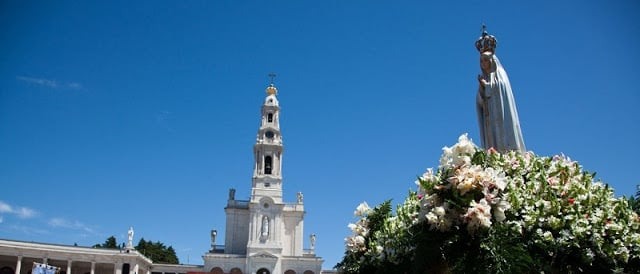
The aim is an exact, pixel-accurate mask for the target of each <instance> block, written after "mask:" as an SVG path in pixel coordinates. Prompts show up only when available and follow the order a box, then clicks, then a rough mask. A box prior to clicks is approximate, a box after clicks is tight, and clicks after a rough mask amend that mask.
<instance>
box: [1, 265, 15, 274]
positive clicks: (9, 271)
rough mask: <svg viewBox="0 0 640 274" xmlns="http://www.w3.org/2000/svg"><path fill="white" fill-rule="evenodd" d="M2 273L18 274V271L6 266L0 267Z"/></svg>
mask: <svg viewBox="0 0 640 274" xmlns="http://www.w3.org/2000/svg"><path fill="white" fill-rule="evenodd" d="M0 274H16V272H15V271H14V270H13V268H11V267H8V266H5V267H3V268H0Z"/></svg>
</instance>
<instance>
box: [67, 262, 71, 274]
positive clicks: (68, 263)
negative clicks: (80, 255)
mask: <svg viewBox="0 0 640 274" xmlns="http://www.w3.org/2000/svg"><path fill="white" fill-rule="evenodd" d="M71 262H72V261H71V260H68V261H67V274H71Z"/></svg>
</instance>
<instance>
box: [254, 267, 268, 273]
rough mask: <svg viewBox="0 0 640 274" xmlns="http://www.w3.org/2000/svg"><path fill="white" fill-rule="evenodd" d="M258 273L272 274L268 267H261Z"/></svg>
mask: <svg viewBox="0 0 640 274" xmlns="http://www.w3.org/2000/svg"><path fill="white" fill-rule="evenodd" d="M256 274H271V272H270V271H269V270H268V269H266V268H260V269H258V271H256Z"/></svg>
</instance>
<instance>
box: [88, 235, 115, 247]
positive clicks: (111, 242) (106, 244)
mask: <svg viewBox="0 0 640 274" xmlns="http://www.w3.org/2000/svg"><path fill="white" fill-rule="evenodd" d="M93 247H94V248H118V244H117V243H116V237H114V236H111V237H109V238H107V240H106V241H104V243H103V244H95V245H93Z"/></svg>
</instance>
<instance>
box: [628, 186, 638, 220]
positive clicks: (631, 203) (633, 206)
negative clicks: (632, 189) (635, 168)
mask: <svg viewBox="0 0 640 274" xmlns="http://www.w3.org/2000/svg"><path fill="white" fill-rule="evenodd" d="M636 188H637V191H636V195H635V196H631V197H629V198H628V199H627V200H628V201H629V206H630V207H631V209H633V211H635V212H636V213H638V214H640V185H638V186H636Z"/></svg>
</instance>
